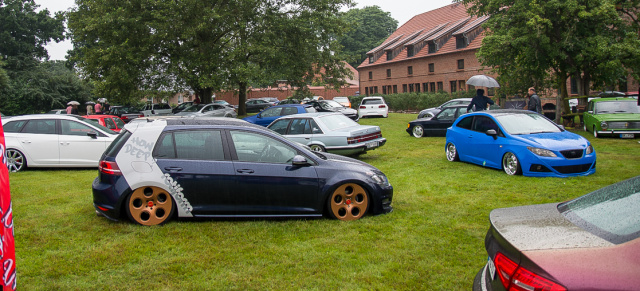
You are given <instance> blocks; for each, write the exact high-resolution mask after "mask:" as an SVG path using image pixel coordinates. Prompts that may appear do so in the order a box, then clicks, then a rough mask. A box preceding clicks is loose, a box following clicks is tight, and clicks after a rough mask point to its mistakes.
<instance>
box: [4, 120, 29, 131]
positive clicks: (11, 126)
mask: <svg viewBox="0 0 640 291" xmlns="http://www.w3.org/2000/svg"><path fill="white" fill-rule="evenodd" d="M27 121H28V120H18V121H10V122H7V123H6V124H5V125H4V126H3V127H4V132H20V129H22V127H23V126H24V125H25V124H26V123H27Z"/></svg>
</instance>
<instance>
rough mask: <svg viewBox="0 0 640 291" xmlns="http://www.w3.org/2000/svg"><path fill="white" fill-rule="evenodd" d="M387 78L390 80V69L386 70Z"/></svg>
mask: <svg viewBox="0 0 640 291" xmlns="http://www.w3.org/2000/svg"><path fill="white" fill-rule="evenodd" d="M387 78H391V69H387Z"/></svg>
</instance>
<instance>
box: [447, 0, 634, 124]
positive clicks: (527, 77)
mask: <svg viewBox="0 0 640 291" xmlns="http://www.w3.org/2000/svg"><path fill="white" fill-rule="evenodd" d="M457 2H462V3H464V4H467V5H469V12H470V14H474V15H478V16H480V15H490V16H491V18H489V20H487V22H486V24H485V27H486V28H487V30H486V31H487V32H486V36H485V37H484V39H483V43H482V47H481V48H480V49H479V51H478V54H477V56H478V58H479V60H480V61H481V63H482V64H483V65H485V66H488V67H491V68H492V69H493V70H494V71H495V72H496V73H498V75H499V77H498V78H499V81H500V82H501V84H505V85H506V86H505V88H502V90H503V92H505V93H507V94H510V93H511V94H513V93H517V92H524V91H525V90H526V88H528V87H530V86H535V87H536V88H538V89H544V88H549V87H554V88H557V89H559V90H561V92H562V94H561V97H563V99H566V97H567V90H566V82H567V79H568V78H569V77H575V78H578V79H580V80H581V81H582V82H581V83H582V84H584V85H585V86H586V87H588V86H589V84H593V85H596V86H597V85H600V86H602V84H611V83H613V82H616V81H617V80H618V78H619V77H620V76H621V75H625V74H626V69H625V67H624V58H623V57H622V53H623V52H626V53H628V54H633V53H635V52H634V51H633V50H631V49H630V47H629V46H634V45H635V46H636V47H637V46H638V44H640V43H638V35H637V33H636V34H635V35H633V34H629V33H626V31H625V29H622V28H623V27H624V26H623V23H624V22H623V20H622V18H621V17H620V15H619V14H618V12H617V11H616V9H615V6H614V3H613V1H612V0H549V1H536V0H518V1H513V0H459V1H457ZM636 58H637V57H636ZM563 99H558V101H561V100H563ZM557 103H558V104H561V103H562V102H557ZM565 105H566V103H565ZM565 107H566V106H565ZM558 116H559V114H558Z"/></svg>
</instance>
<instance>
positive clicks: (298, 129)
mask: <svg viewBox="0 0 640 291" xmlns="http://www.w3.org/2000/svg"><path fill="white" fill-rule="evenodd" d="M310 133H311V128H310V127H309V122H308V120H307V119H306V118H298V119H293V120H292V121H291V127H290V128H289V134H310Z"/></svg>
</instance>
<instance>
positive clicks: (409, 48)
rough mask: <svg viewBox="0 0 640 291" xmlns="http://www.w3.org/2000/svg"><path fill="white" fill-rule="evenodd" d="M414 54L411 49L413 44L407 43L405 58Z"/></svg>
mask: <svg viewBox="0 0 640 291" xmlns="http://www.w3.org/2000/svg"><path fill="white" fill-rule="evenodd" d="M414 55H415V52H414V51H413V46H412V45H408V46H407V58H410V57H413V56H414Z"/></svg>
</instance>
